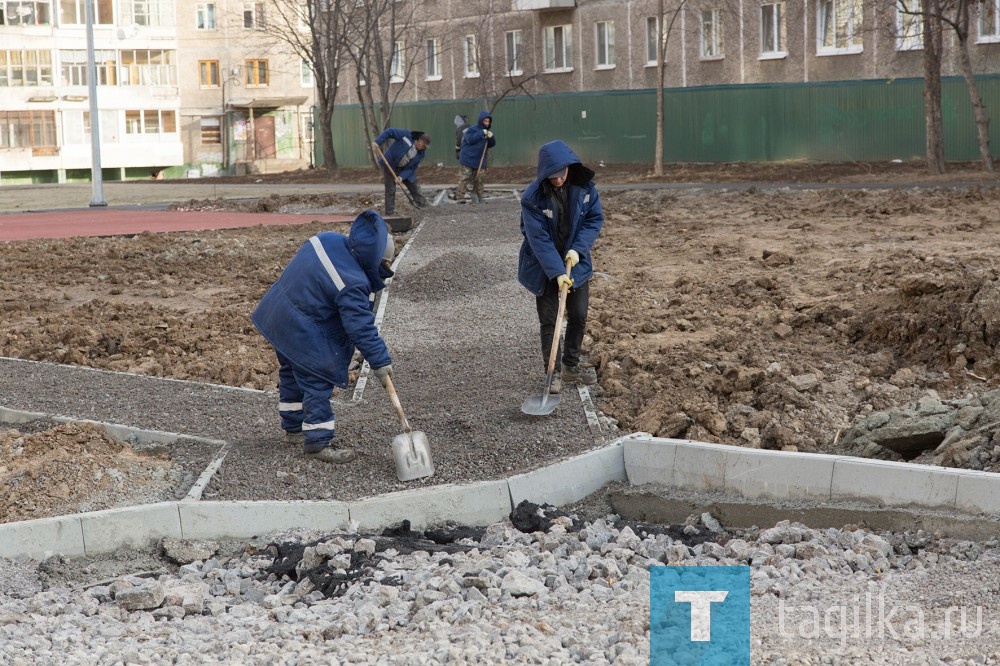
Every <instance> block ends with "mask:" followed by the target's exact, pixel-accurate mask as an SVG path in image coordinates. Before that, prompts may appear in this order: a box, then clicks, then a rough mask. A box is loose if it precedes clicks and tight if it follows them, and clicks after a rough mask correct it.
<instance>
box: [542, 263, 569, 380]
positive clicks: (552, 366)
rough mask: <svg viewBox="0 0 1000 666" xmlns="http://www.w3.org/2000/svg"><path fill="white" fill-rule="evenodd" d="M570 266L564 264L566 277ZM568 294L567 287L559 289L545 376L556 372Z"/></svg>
mask: <svg viewBox="0 0 1000 666" xmlns="http://www.w3.org/2000/svg"><path fill="white" fill-rule="evenodd" d="M569 272H570V265H569V261H567V262H566V275H569ZM568 294H569V287H560V288H559V309H558V310H557V311H556V327H555V330H554V331H552V348H551V351H549V365H548V367H547V368H546V369H545V372H546V374H548V375H552V374H553V373H554V372H555V371H556V355H557V354H558V353H559V338H560V336H561V335H562V320H563V315H564V314H566V297H567V295H568Z"/></svg>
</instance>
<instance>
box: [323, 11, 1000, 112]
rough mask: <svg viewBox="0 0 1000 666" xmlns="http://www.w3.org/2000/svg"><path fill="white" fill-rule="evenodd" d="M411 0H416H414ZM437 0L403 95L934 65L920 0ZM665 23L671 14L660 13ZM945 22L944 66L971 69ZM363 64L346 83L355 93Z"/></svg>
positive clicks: (979, 36) (788, 79) (396, 65)
mask: <svg viewBox="0 0 1000 666" xmlns="http://www.w3.org/2000/svg"><path fill="white" fill-rule="evenodd" d="M403 1H404V2H410V1H411V0H403ZM665 5H666V12H665V14H664V16H662V17H661V16H660V15H659V6H660V3H659V2H658V0H464V1H461V2H460V1H457V0H424V1H423V2H422V3H420V5H419V9H418V10H417V11H416V12H415V13H414V14H413V15H412V18H410V16H411V15H408V14H406V13H405V12H403V11H402V10H397V14H399V15H400V17H401V18H400V19H399V22H405V21H406V20H409V21H410V22H409V24H408V25H407V27H406V29H405V30H403V31H400V32H399V34H397V35H394V36H393V37H394V38H395V39H394V44H393V53H394V56H393V59H392V72H393V78H392V81H393V85H394V86H397V87H398V88H397V89H396V90H395V91H394V92H395V93H398V97H397V99H398V101H402V102H411V101H427V100H445V99H465V98H477V97H479V98H482V97H494V98H495V97H496V96H497V94H498V93H500V92H503V91H504V90H508V89H510V90H514V91H515V93H514V94H524V93H528V94H533V95H539V94H558V93H570V92H583V91H600V90H635V89H648V88H655V87H657V85H658V80H657V72H656V62H657V49H658V46H659V45H660V44H665V54H666V57H665V76H664V85H665V86H666V87H667V88H683V87H691V86H706V85H729V84H760V83H816V82H825V81H851V80H864V79H897V78H909V77H921V76H923V63H922V57H923V56H922V43H923V35H922V22H921V17H920V15H919V0H781V1H775V0H689V1H684V2H678V1H677V0H674V1H673V2H671V1H668V2H666V3H665ZM971 23H972V25H971V31H970V55H971V58H972V64H973V69H974V71H975V72H976V73H977V74H995V73H998V72H1000V0H983V2H982V3H978V4H974V5H973V16H972V21H971ZM661 24H662V25H661ZM956 45H957V40H956V37H955V33H954V31H952V30H950V29H949V28H946V36H945V44H944V51H945V58H944V69H943V72H942V73H943V75H945V76H949V75H959V74H960V73H961V72H960V69H959V67H958V52H957V50H956ZM355 76H356V74H355V72H354V71H353V70H351V69H350V68H348V71H345V72H344V73H343V79H342V81H341V90H343V91H345V93H346V94H345V99H344V101H346V102H347V103H356V102H357V101H358V100H357V94H356V93H355V92H354V89H355V86H354V79H355Z"/></svg>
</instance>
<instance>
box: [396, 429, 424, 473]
mask: <svg viewBox="0 0 1000 666" xmlns="http://www.w3.org/2000/svg"><path fill="white" fill-rule="evenodd" d="M392 457H393V459H394V460H395V461H396V476H397V477H399V480H400V481H412V480H413V479H421V478H423V477H425V476H430V475H432V474H433V473H434V461H433V460H432V459H431V445H430V442H428V441H427V434H426V433H425V432H423V431H422V430H414V431H412V432H409V433H405V432H404V433H402V434H400V435H396V437H395V439H393V440H392Z"/></svg>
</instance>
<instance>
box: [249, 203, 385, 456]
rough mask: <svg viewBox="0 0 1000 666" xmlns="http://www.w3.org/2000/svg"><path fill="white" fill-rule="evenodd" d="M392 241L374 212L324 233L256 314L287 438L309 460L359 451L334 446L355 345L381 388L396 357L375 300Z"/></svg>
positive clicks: (273, 288) (297, 256) (274, 287)
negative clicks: (336, 403)
mask: <svg viewBox="0 0 1000 666" xmlns="http://www.w3.org/2000/svg"><path fill="white" fill-rule="evenodd" d="M394 249H395V248H394V243H393V240H392V237H391V236H390V235H389V230H388V227H387V225H386V223H385V220H383V219H382V217H381V216H380V215H379V214H378V213H377V212H375V211H374V210H366V211H365V212H363V213H361V214H360V215H358V217H357V218H356V219H355V220H354V223H353V224H352V225H351V231H350V234H349V235H347V236H344V235H343V234H338V233H335V232H332V231H322V232H320V233H318V234H316V235H315V236H313V237H312V238H310V239H309V240H308V241H306V243H304V244H303V245H302V247H301V248H299V251H298V252H297V253H296V254H295V256H294V257H292V260H291V261H290V262H289V264H288V266H287V267H286V268H285V270H284V272H283V273H282V274H281V277H280V278H278V281H277V282H275V283H274V284H273V285H272V286H271V288H270V289H269V290H268V292H267V293H266V294H264V297H263V298H262V299H261V301H260V304H258V305H257V309H256V310H254V312H253V316H252V317H251V318H252V320H253V323H254V326H256V327H257V330H258V331H260V333H261V335H263V336H264V337H265V338H267V341H268V342H270V343H271V346H272V347H274V351H275V353H276V354H277V357H278V415H279V416H280V417H281V427H282V429H284V431H285V439H286V440H287V441H289V442H294V443H301V444H302V446H303V447H304V451H305V454H306V456H307V457H309V458H312V459H315V460H319V461H322V462H328V463H345V462H349V461H350V460H352V459H353V458H354V451H353V450H351V449H349V448H341V447H337V446H335V445H334V441H333V439H334V423H335V422H334V414H333V408H332V407H331V406H330V397H331V395H332V394H333V388H334V387H335V386H339V387H341V388H344V387H346V386H347V368H348V365H349V364H350V362H351V357H352V356H353V355H354V350H355V348H357V349H358V350H359V351H360V352H361V355H362V356H363V357H364V358H365V360H366V361H368V365H370V366H371V367H372V368H373V369H374V373H375V376H376V377H377V378H378V379H379V381H380V382H381V383H382V386H386V387H388V386H390V385H391V384H390V383H389V382H390V378H391V377H392V358H391V357H390V356H389V350H388V348H387V347H386V345H385V341H384V340H383V339H382V337H381V336H380V335H379V331H378V327H377V326H376V325H375V313H374V312H373V310H372V306H373V304H372V302H371V300H370V297H371V296H372V294H374V293H376V292H378V291H379V290H380V289H383V288H384V287H385V280H387V279H388V278H390V277H392V274H393V272H392V269H391V268H390V266H391V264H392V258H393V253H394Z"/></svg>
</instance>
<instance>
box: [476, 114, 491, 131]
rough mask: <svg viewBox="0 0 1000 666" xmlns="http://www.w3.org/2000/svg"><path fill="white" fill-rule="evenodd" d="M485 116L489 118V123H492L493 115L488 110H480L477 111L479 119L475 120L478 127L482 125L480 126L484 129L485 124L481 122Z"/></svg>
mask: <svg viewBox="0 0 1000 666" xmlns="http://www.w3.org/2000/svg"><path fill="white" fill-rule="evenodd" d="M487 118H489V119H490V125H492V124H493V116H491V115H490V112H489V111H480V112H479V120H477V121H476V123H477V124H478V125H479V126H480V127H482V128H484V129H485V128H486V125H484V124H483V121H484V120H486V119H487Z"/></svg>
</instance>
